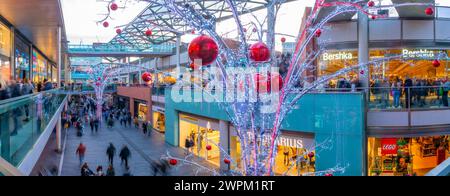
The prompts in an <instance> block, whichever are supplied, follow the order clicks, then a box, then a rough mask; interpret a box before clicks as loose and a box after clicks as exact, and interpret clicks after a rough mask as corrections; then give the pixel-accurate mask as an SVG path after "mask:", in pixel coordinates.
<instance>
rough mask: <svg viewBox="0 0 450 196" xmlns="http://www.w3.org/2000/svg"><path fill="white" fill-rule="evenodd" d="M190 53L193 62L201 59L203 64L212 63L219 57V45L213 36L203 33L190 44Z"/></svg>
mask: <svg viewBox="0 0 450 196" xmlns="http://www.w3.org/2000/svg"><path fill="white" fill-rule="evenodd" d="M188 54H189V58H190V59H191V61H192V62H195V60H201V61H202V66H205V65H210V64H211V63H213V62H214V61H215V60H216V59H217V56H218V55H219V47H218V46H217V44H216V42H215V41H214V40H213V39H212V38H211V37H209V36H207V35H201V36H199V37H197V38H195V39H194V40H192V42H191V43H190V44H189V48H188Z"/></svg>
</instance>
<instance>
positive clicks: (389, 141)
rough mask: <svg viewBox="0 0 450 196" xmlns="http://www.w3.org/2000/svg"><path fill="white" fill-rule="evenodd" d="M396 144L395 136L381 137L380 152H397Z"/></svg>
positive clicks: (387, 153)
mask: <svg viewBox="0 0 450 196" xmlns="http://www.w3.org/2000/svg"><path fill="white" fill-rule="evenodd" d="M397 150H398V145H397V139H396V138H383V139H381V154H382V155H389V154H397Z"/></svg>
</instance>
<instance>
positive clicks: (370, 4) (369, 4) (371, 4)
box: [367, 1, 375, 7]
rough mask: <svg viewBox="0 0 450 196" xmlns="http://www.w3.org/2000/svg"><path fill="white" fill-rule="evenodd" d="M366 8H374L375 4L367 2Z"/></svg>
mask: <svg viewBox="0 0 450 196" xmlns="http://www.w3.org/2000/svg"><path fill="white" fill-rule="evenodd" d="M367 6H369V7H373V6H375V2H373V1H369V2H367Z"/></svg>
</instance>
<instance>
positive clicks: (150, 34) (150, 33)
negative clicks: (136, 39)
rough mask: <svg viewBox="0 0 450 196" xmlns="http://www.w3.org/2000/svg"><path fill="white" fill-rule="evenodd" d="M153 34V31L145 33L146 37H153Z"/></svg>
mask: <svg viewBox="0 0 450 196" xmlns="http://www.w3.org/2000/svg"><path fill="white" fill-rule="evenodd" d="M152 34H153V32H152V30H150V29H149V30H147V31H145V35H146V36H152Z"/></svg>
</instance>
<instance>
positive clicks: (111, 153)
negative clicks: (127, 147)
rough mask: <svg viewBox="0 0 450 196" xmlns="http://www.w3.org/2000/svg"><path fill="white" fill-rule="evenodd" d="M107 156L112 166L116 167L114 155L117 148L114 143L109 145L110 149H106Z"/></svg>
mask: <svg viewBox="0 0 450 196" xmlns="http://www.w3.org/2000/svg"><path fill="white" fill-rule="evenodd" d="M106 155H108V160H109V164H110V165H114V155H116V147H114V145H113V144H112V143H109V146H108V149H106Z"/></svg>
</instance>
